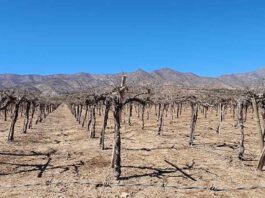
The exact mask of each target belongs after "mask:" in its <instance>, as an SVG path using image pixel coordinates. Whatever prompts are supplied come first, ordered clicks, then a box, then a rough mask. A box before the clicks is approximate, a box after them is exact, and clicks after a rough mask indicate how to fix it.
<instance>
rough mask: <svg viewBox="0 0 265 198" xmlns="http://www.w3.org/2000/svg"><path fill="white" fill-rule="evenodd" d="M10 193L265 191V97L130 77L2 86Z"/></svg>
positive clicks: (5, 187)
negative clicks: (57, 87) (82, 85)
mask: <svg viewBox="0 0 265 198" xmlns="http://www.w3.org/2000/svg"><path fill="white" fill-rule="evenodd" d="M0 123H1V125H0V136H1V137H0V138H1V140H0V143H1V144H0V181H1V184H0V192H1V193H2V196H3V197H11V196H13V197H16V196H18V197H19V195H21V194H23V195H24V196H28V197H30V196H33V197H36V196H39V197H47V196H49V197H64V196H66V195H67V196H76V195H80V196H81V195H87V196H85V197H108V196H109V195H113V197H115V196H117V197H131V196H132V197H133V196H138V197H150V196H151V197H167V196H168V197H170V196H173V195H178V196H180V197H181V196H195V195H196V196H201V197H205V196H214V195H216V196H224V197H225V196H231V195H232V196H235V197H244V196H245V197H248V196H251V197H263V196H264V195H263V194H264V190H265V182H264V179H265V174H264V171H263V167H264V164H265V149H264V136H265V96H264V95H263V94H262V92H258V91H253V90H252V91H249V90H226V89H222V90H207V89H197V90H191V89H190V90H188V89H186V90H180V89H177V88H174V87H166V88H165V87H152V86H151V85H149V86H141V87H140V86H138V87H135V86H133V85H127V84H126V76H123V77H122V79H121V83H120V84H119V85H118V84H116V85H115V86H113V87H111V88H110V87H104V88H103V87H100V88H93V89H92V88H91V89H90V90H86V91H82V92H80V93H71V94H62V95H60V96H57V97H51V96H43V95H40V94H37V93H34V92H30V91H22V90H17V89H8V90H3V91H2V92H1V93H0Z"/></svg>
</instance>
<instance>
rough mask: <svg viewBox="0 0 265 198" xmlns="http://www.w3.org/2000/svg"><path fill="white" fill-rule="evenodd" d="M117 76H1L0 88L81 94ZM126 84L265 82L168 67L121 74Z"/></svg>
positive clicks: (260, 75)
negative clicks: (189, 71)
mask: <svg viewBox="0 0 265 198" xmlns="http://www.w3.org/2000/svg"><path fill="white" fill-rule="evenodd" d="M123 74H124V73H118V74H88V73H78V74H56V75H46V76H45V75H16V74H1V75H0V89H3V88H10V87H23V88H30V89H36V90H38V91H40V92H42V93H43V94H44V95H56V94H60V93H70V92H77V91H84V90H87V89H88V88H94V87H99V86H115V85H116V84H118V83H119V81H120V77H121V75H123ZM125 74H126V75H127V76H128V83H129V84H135V85H147V84H150V85H155V86H156V85H164V84H170V85H174V86H178V87H187V88H191V87H192V88H194V87H195V88H227V89H242V88H256V87H258V86H262V85H263V82H264V79H265V68H263V69H259V70H257V71H254V72H249V73H243V74H231V75H223V76H220V77H217V78H209V77H202V76H198V75H195V74H193V73H181V72H177V71H174V70H172V69H169V68H162V69H160V70H155V71H152V72H146V71H144V70H141V69H139V70H137V71H135V72H131V73H125Z"/></svg>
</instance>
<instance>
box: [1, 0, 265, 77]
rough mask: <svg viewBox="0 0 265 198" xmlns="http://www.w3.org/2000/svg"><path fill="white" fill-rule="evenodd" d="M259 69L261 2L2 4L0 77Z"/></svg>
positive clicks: (264, 60) (262, 55)
mask: <svg viewBox="0 0 265 198" xmlns="http://www.w3.org/2000/svg"><path fill="white" fill-rule="evenodd" d="M262 66H265V1H264V0H0V73H19V74H25V73H38V74H50V73H77V72H92V73H115V72H121V71H133V70H135V69H137V68H142V69H144V70H147V71H150V70H153V69H157V68H160V67H171V68H173V69H175V70H178V71H183V72H186V71H191V72H194V73H196V74H199V75H204V76H217V75H220V74H224V73H234V72H245V71H252V70H255V69H257V68H259V67H262Z"/></svg>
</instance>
